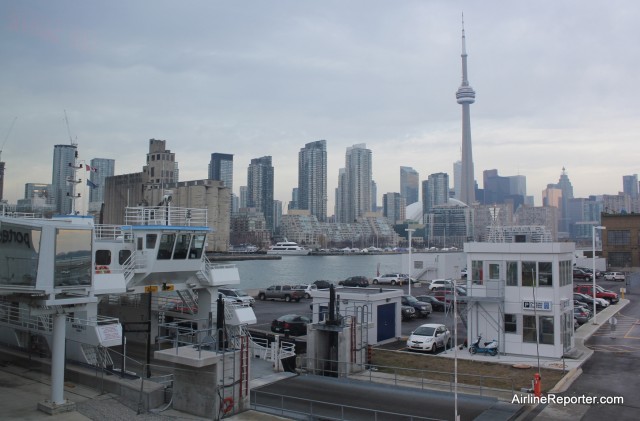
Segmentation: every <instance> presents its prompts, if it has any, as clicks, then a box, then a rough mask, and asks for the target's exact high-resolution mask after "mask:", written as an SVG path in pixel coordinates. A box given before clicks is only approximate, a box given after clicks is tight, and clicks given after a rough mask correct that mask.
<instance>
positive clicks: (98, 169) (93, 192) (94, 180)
mask: <svg viewBox="0 0 640 421" xmlns="http://www.w3.org/2000/svg"><path fill="white" fill-rule="evenodd" d="M115 166H116V161H115V160H113V159H108V158H93V159H92V160H91V165H90V167H89V181H90V183H87V184H88V185H89V187H90V188H89V203H101V202H103V201H104V183H105V180H106V179H107V177H112V176H113V174H114V173H115Z"/></svg>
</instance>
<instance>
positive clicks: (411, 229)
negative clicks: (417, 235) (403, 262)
mask: <svg viewBox="0 0 640 421" xmlns="http://www.w3.org/2000/svg"><path fill="white" fill-rule="evenodd" d="M405 231H406V232H408V233H409V272H407V274H408V275H409V295H411V263H412V262H411V249H412V247H411V234H413V232H414V231H415V229H413V228H407V229H405Z"/></svg>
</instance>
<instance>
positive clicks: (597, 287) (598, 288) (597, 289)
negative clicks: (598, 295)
mask: <svg viewBox="0 0 640 421" xmlns="http://www.w3.org/2000/svg"><path fill="white" fill-rule="evenodd" d="M596 291H598V292H605V291H606V289H604V288H602V287H601V286H600V285H596Z"/></svg>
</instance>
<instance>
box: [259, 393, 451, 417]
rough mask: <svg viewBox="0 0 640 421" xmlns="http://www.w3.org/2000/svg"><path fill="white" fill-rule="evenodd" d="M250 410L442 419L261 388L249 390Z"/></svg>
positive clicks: (300, 414)
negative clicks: (274, 391) (309, 397)
mask: <svg viewBox="0 0 640 421" xmlns="http://www.w3.org/2000/svg"><path fill="white" fill-rule="evenodd" d="M251 409H254V410H256V411H260V412H266V413H270V414H274V415H279V416H283V417H287V418H291V419H301V420H308V419H322V420H350V419H370V420H385V421H392V420H393V421H395V420H403V421H404V420H406V421H413V420H415V421H441V420H442V419H441V418H430V417H421V416H417V415H411V414H401V413H398V412H388V411H382V410H377V409H371V408H362V407H358V406H352V405H344V404H337V403H333V402H326V401H321V400H313V399H305V398H299V397H295V396H288V395H280V394H275V393H270V392H265V391H261V390H255V389H254V390H252V391H251Z"/></svg>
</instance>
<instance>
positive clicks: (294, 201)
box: [288, 187, 300, 210]
mask: <svg viewBox="0 0 640 421" xmlns="http://www.w3.org/2000/svg"><path fill="white" fill-rule="evenodd" d="M298 203H299V202H298V188H297V187H294V188H292V189H291V201H290V202H289V207H288V209H289V210H293V209H300V208H299V207H298V206H299V205H298Z"/></svg>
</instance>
